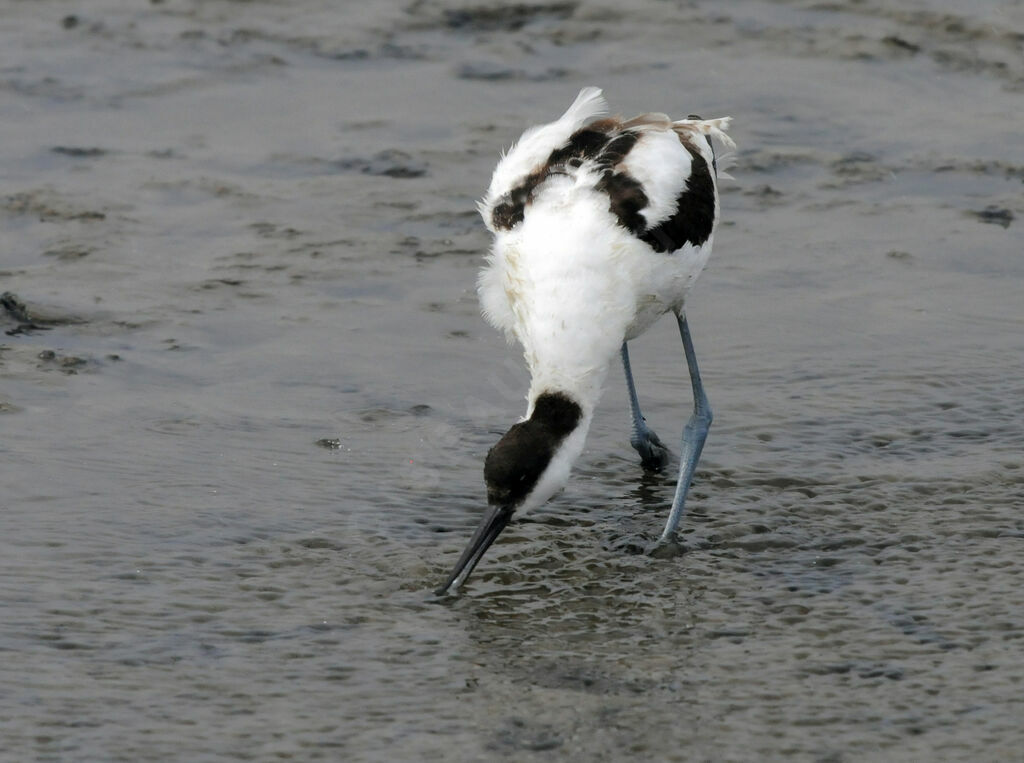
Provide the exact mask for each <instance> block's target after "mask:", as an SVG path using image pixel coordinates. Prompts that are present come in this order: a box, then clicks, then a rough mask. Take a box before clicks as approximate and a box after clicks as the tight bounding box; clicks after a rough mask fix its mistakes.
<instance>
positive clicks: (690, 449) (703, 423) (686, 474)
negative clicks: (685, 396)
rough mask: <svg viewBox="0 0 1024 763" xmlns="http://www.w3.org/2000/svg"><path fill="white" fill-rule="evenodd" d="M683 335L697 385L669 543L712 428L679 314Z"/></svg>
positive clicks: (685, 432)
mask: <svg viewBox="0 0 1024 763" xmlns="http://www.w3.org/2000/svg"><path fill="white" fill-rule="evenodd" d="M676 320H677V321H678V322H679V336H680V337H682V339H683V352H684V353H686V366H687V368H689V369H690V384H691V385H692V386H693V415H692V416H690V420H689V421H687V422H686V426H685V427H684V428H683V448H682V452H681V453H680V454H679V481H678V482H677V483H676V495H675V498H673V499H672V511H671V512H670V513H669V515H668V522H666V523H665V531H664V532H663V533H662V534H661V539H662V540H668V539H669V538H671V537H672V536H673V535H674V534H675V531H676V527H677V526H678V525H679V520H680V518H681V517H682V516H683V510H684V508H685V506H686V494H687V492H688V491H689V490H690V482H691V481H692V480H693V473H694V471H695V470H696V469H697V462H698V461H699V460H700V452H701V450H702V449H703V448H704V440H706V439H707V436H708V428H709V427H710V426H711V405H710V404H709V403H708V398H707V395H705V394H704V385H703V384H702V383H701V381H700V370H699V369H698V368H697V356H696V355H695V354H694V352H693V340H692V339H691V338H690V327H689V326H688V325H687V323H686V315H685V313H681V312H680V313H677V314H676Z"/></svg>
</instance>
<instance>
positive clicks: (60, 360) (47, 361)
mask: <svg viewBox="0 0 1024 763" xmlns="http://www.w3.org/2000/svg"><path fill="white" fill-rule="evenodd" d="M36 357H38V358H39V360H40V363H39V364H38V365H37V368H39V369H40V370H42V371H51V370H52V371H60V372H61V373H62V374H67V375H68V376H70V375H72V374H77V373H78V372H79V371H80V370H81V369H82V368H84V367H85V366H86V364H87V363H88V362H89V361H87V360H86V359H85V358H80V357H78V356H77V355H62V354H61V353H59V352H57V351H56V350H43V351H42V352H40V353H39V355H37V356H36Z"/></svg>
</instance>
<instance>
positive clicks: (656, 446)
mask: <svg viewBox="0 0 1024 763" xmlns="http://www.w3.org/2000/svg"><path fill="white" fill-rule="evenodd" d="M622 368H623V370H625V372H626V386H627V387H628V388H629V410H630V413H632V414H633V432H632V434H631V435H630V436H629V444H630V445H632V446H633V448H635V449H636V452H637V453H639V454H640V463H641V464H642V465H643V467H644V469H651V470H653V471H657V470H660V469H662V468H664V466H665V464H667V463H668V448H666V447H665V446H664V445H662V444H661V440H659V439H658V435H656V434H655V433H654V430H653V429H651V428H650V427H648V426H647V421H646V419H644V415H643V413H641V412H640V401H639V400H638V399H637V396H636V385H634V384H633V371H632V369H631V368H630V365H629V350H628V349H627V348H626V343H625V342H623V343H622Z"/></svg>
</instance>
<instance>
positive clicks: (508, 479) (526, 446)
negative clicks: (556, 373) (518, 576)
mask: <svg viewBox="0 0 1024 763" xmlns="http://www.w3.org/2000/svg"><path fill="white" fill-rule="evenodd" d="M582 418H583V409H582V408H580V406H579V404H578V403H577V402H576V401H574V400H573V399H572V398H571V397H569V396H568V395H566V394H565V393H562V392H545V393H544V394H542V395H540V396H539V397H538V398H537V400H536V401H535V402H534V405H533V413H532V414H531V415H530V418H528V419H527V420H526V421H521V422H519V423H518V424H516V425H514V426H513V427H512V428H511V429H509V430H508V432H506V433H505V436H504V437H502V438H501V439H500V440H498V442H497V444H496V445H495V446H494V447H493V448H491V449H490V451H489V452H488V453H487V460H486V461H484V480H485V481H486V482H487V503H488V508H487V511H486V512H485V514H484V517H483V520H482V521H481V522H480V526H479V527H477V529H476V532H474V533H473V537H472V538H470V541H469V545H468V546H466V550H465V551H463V552H462V556H461V557H460V558H459V561H458V562H457V563H456V565H455V569H454V570H452V574H451V575H450V576H449V577H448V580H447V582H446V583H445V584H444V585H443V586H441V587H440V588H439V589H437V593H438V594H443V593H445V592H447V591H448V589H449V588H452V587H453V586H454V587H456V588H458V587H459V586H460V585H462V584H463V583H464V582H465V581H466V579H467V578H468V577H469V576H470V573H472V572H473V568H474V567H476V565H477V562H479V561H480V558H481V557H482V556H483V555H484V552H485V551H486V550H487V549H488V548H490V545H491V544H492V543H494V540H495V539H496V538H497V537H498V535H499V534H500V533H501V531H502V530H504V529H505V527H506V525H508V523H509V521H510V520H511V519H512V513H513V512H514V511H515V510H516V509H517V508H518V507H519V506H521V505H522V503H523V501H524V500H526V497H527V496H528V495H530V493H531V492H533V490H534V488H536V487H537V483H538V482H539V481H540V478H541V476H542V475H543V474H544V472H545V471H546V470H547V468H548V466H549V465H550V464H551V461H552V459H553V458H554V457H555V454H556V453H557V451H558V447H559V446H560V445H561V444H562V442H563V441H564V440H565V438H566V437H568V436H569V435H570V434H571V433H572V431H573V430H574V429H576V427H577V426H578V425H579V423H580V420H581V419H582ZM565 474H568V465H566V466H565Z"/></svg>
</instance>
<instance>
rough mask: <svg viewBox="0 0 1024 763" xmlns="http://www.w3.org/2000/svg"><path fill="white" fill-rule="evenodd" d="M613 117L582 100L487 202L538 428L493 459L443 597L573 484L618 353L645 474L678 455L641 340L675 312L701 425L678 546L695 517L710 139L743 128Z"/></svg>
mask: <svg viewBox="0 0 1024 763" xmlns="http://www.w3.org/2000/svg"><path fill="white" fill-rule="evenodd" d="M605 112H606V104H605V100H604V98H603V97H602V95H601V91H600V90H599V89H597V88H585V89H584V90H582V91H580V94H579V95H578V96H577V98H576V100H575V101H574V102H573V104H572V105H571V106H570V107H569V109H568V110H567V111H566V112H565V113H564V114H563V115H562V116H561V118H560V119H558V120H557V121H555V122H552V123H550V124H546V125H541V126H538V127H533V128H530V129H529V130H527V131H526V132H524V133H523V135H522V137H520V139H519V141H518V142H517V144H516V145H515V146H514V147H513V148H512V149H511V150H510V151H509V152H508V153H506V154H505V155H504V156H503V157H502V159H501V161H500V162H499V163H498V166H497V168H496V169H495V171H494V175H493V177H492V179H491V185H490V188H489V189H488V192H487V195H486V196H485V198H484V199H483V201H482V202H481V203H480V212H481V215H482V216H483V218H484V222H485V224H486V225H487V227H488V228H489V229H490V230H491V232H492V233H493V234H494V245H493V247H492V250H491V253H490V255H489V257H488V260H487V264H486V266H485V267H484V269H483V271H482V272H481V275H480V282H479V291H480V301H481V305H482V308H483V312H484V316H485V317H486V318H487V320H488V321H489V322H490V323H491V324H492V325H494V326H495V327H496V328H498V329H500V330H502V331H503V332H505V334H506V336H507V337H508V338H509V339H510V340H516V341H518V342H519V343H520V344H521V345H522V347H523V352H524V356H525V359H526V363H527V366H528V367H529V370H530V374H531V384H530V389H529V392H528V394H527V401H528V407H527V412H526V417H525V418H524V419H523V420H522V421H521V422H520V423H518V424H516V425H514V426H513V427H512V428H511V429H510V430H509V431H508V433H507V434H506V435H505V436H504V437H502V439H501V440H500V441H499V442H498V443H497V444H496V445H495V446H494V447H493V448H492V449H491V451H490V452H489V453H488V456H487V460H486V462H485V468H484V476H485V480H486V482H487V490H488V503H489V509H488V511H487V512H486V514H485V516H484V519H483V521H482V523H481V525H480V527H479V528H478V529H477V532H476V533H475V534H474V536H473V538H472V539H471V541H470V544H469V546H468V547H467V549H466V551H465V553H464V554H463V555H462V558H461V559H460V560H459V562H458V563H457V564H456V566H455V569H454V571H453V572H452V574H451V576H450V577H449V579H448V581H447V582H446V583H445V585H444V586H442V587H441V588H440V589H439V592H444V591H447V590H448V589H449V588H453V587H455V588H457V587H458V586H459V585H461V584H462V583H463V582H465V580H466V578H468V576H469V574H470V573H471V572H472V570H473V568H474V567H475V566H476V564H477V562H478V561H479V560H480V558H481V556H482V555H483V553H484V551H486V550H487V548H488V547H489V546H490V544H491V543H492V542H493V541H494V539H495V538H496V537H497V535H498V534H499V533H500V532H501V530H502V529H503V528H504V527H505V526H506V525H507V524H508V522H509V520H510V519H511V517H512V515H513V513H515V512H523V511H526V510H528V509H531V508H534V507H536V506H538V505H540V504H542V503H543V502H545V501H547V500H548V498H550V497H551V496H552V495H553V494H554V493H555V492H556V491H558V490H559V489H561V488H562V487H563V486H564V485H565V483H566V481H567V480H568V476H569V470H570V468H571V466H572V463H573V462H574V461H575V460H576V458H577V457H578V456H579V454H580V452H581V451H582V449H583V443H584V440H585V438H586V433H587V431H588V429H589V427H590V422H591V418H592V416H593V413H594V408H595V406H596V405H597V402H598V399H599V398H600V394H601V387H602V385H603V383H604V380H605V377H606V376H607V372H608V368H609V367H610V365H611V363H612V361H613V359H614V358H615V356H616V355H617V354H618V355H620V356H621V358H622V362H623V365H624V367H625V370H626V377H627V380H628V382H629V392H630V405H631V409H632V412H633V425H634V426H633V436H632V438H631V443H632V444H633V446H634V447H635V448H636V449H637V450H638V452H639V453H640V455H641V457H642V459H643V462H644V464H645V466H648V467H655V468H660V467H661V466H663V465H664V463H665V462H666V461H667V455H668V454H667V449H666V448H665V447H664V445H662V443H661V442H660V440H659V439H658V437H657V435H655V434H654V432H652V431H651V430H650V429H648V428H647V426H646V423H645V422H644V419H643V416H642V415H641V413H640V408H639V404H638V402H637V398H636V393H635V389H634V385H633V380H632V374H631V372H630V368H629V356H628V351H627V348H626V342H627V341H628V340H630V339H633V338H634V337H636V336H639V335H640V334H641V333H643V332H644V331H645V330H647V329H648V328H649V327H650V326H651V325H652V324H653V323H654V322H655V321H656V320H657V319H658V318H660V317H661V316H662V315H664V314H665V313H666V312H670V311H671V312H674V313H675V314H676V316H677V319H678V321H679V326H680V332H681V335H682V338H683V344H684V350H685V354H686V358H687V363H688V366H689V369H690V375H691V381H692V384H693V388H694V401H695V411H694V417H692V418H691V421H690V423H689V424H688V425H687V430H686V432H684V437H683V452H682V456H681V457H682V461H683V463H682V465H681V469H680V482H679V486H678V488H677V492H676V500H675V501H674V502H673V509H672V514H671V515H670V518H669V523H668V524H667V525H666V528H665V532H664V533H663V537H668V536H669V535H671V534H672V533H673V532H674V530H675V525H676V523H678V520H679V515H681V513H682V509H683V503H684V501H685V497H686V490H687V488H688V487H689V482H690V479H691V478H692V475H693V469H694V468H695V467H696V461H697V459H698V458H699V456H700V448H701V447H702V445H703V441H704V436H705V434H706V431H707V426H708V424H710V416H711V413H710V408H709V407H708V406H707V400H706V398H705V397H704V393H703V388H702V386H701V384H700V376H699V373H698V371H697V366H696V359H695V357H694V356H693V352H692V343H691V342H690V340H689V330H688V328H687V325H686V321H685V317H684V316H683V312H682V309H683V303H684V300H685V298H686V294H687V293H688V291H689V289H690V287H691V286H692V285H693V282H694V281H695V280H696V278H697V276H698V275H699V274H700V272H701V271H702V270H703V268H704V265H705V264H706V262H707V259H708V256H709V255H710V253H711V245H712V241H713V238H714V232H715V228H716V226H717V224H718V217H719V204H718V186H717V182H718V181H717V162H716V158H715V154H714V150H713V148H712V144H711V138H715V139H717V140H719V141H720V142H721V143H723V144H724V145H727V146H731V145H732V141H731V139H730V138H729V137H728V135H727V134H726V133H725V130H726V128H727V127H728V124H729V119H728V118H724V119H710V120H702V119H699V118H697V117H691V118H688V119H682V120H675V121H673V120H671V119H670V118H669V117H667V116H666V115H664V114H655V113H651V114H643V115H640V116H638V117H634V118H633V119H629V120H622V119H619V118H601V117H602V115H603V114H604V113H605Z"/></svg>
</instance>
